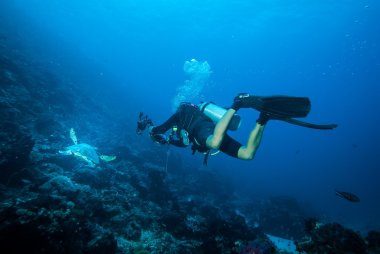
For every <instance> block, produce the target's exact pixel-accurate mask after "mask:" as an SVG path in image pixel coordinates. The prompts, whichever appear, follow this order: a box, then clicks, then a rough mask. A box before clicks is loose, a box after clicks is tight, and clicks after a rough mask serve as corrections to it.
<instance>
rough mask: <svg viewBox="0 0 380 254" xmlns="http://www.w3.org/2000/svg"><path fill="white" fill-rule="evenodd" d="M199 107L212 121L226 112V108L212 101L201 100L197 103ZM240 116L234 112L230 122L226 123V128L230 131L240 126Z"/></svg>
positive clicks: (217, 120) (215, 120) (217, 119)
mask: <svg viewBox="0 0 380 254" xmlns="http://www.w3.org/2000/svg"><path fill="white" fill-rule="evenodd" d="M199 109H200V110H201V112H203V113H204V114H205V115H206V116H208V117H209V118H211V120H212V121H213V122H214V123H217V122H219V120H220V119H222V117H223V116H224V114H225V113H226V112H227V109H225V108H222V107H219V106H218V105H215V104H214V103H212V102H203V103H201V104H200V105H199ZM240 120H241V118H240V116H239V115H237V114H234V116H233V117H232V119H231V121H230V124H229V125H228V129H229V130H231V131H235V130H237V129H238V128H239V127H240Z"/></svg>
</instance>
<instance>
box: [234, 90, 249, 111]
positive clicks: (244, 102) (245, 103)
mask: <svg viewBox="0 0 380 254" xmlns="http://www.w3.org/2000/svg"><path fill="white" fill-rule="evenodd" d="M250 101H251V100H250V95H249V94H248V93H239V94H238V95H237V96H236V97H235V98H234V102H233V104H232V106H231V108H232V109H234V110H235V111H238V110H239V109H241V108H250V107H251V103H250Z"/></svg>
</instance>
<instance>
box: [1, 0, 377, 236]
mask: <svg viewBox="0 0 380 254" xmlns="http://www.w3.org/2000/svg"><path fill="white" fill-rule="evenodd" d="M0 8H1V10H0V13H1V15H0V22H1V23H2V27H4V29H5V28H6V29H7V33H8V35H9V36H7V38H6V39H7V40H9V41H11V40H12V38H18V40H17V42H18V43H19V44H20V45H15V48H17V47H20V48H23V50H25V51H27V52H30V55H31V57H33V58H34V59H36V60H38V61H40V62H43V63H45V64H46V65H48V66H49V68H51V69H52V70H54V71H56V72H59V73H61V74H62V77H64V78H65V81H66V82H70V83H75V84H77V85H78V86H81V87H82V88H83V89H85V90H88V93H89V94H90V95H93V96H95V97H96V96H98V97H99V98H100V97H101V96H99V94H102V93H105V92H106V93H107V94H108V95H109V97H104V101H102V100H100V99H99V104H102V103H106V100H108V101H107V103H109V98H110V97H111V98H112V100H113V106H114V107H115V109H113V108H112V107H111V108H110V110H116V109H117V110H118V112H119V113H120V114H122V115H123V116H125V118H126V119H127V121H130V122H131V123H132V122H133V121H135V118H136V115H137V113H138V112H139V111H144V112H147V113H149V115H151V116H152V117H153V119H154V120H155V121H156V122H160V121H163V120H165V119H166V118H167V117H168V116H169V115H170V113H171V100H172V98H173V97H174V96H175V94H176V89H177V87H179V86H181V85H182V84H183V82H184V80H185V79H186V78H187V77H186V76H185V74H184V72H183V69H182V68H183V63H184V62H185V61H186V60H190V59H191V58H196V59H198V60H200V61H205V60H206V61H208V63H209V64H210V66H211V69H212V71H213V74H212V75H211V77H210V80H209V84H208V86H207V87H206V88H205V89H204V92H203V94H202V98H206V99H209V100H212V101H214V102H216V103H219V104H221V105H229V104H230V103H231V101H232V98H233V97H234V95H235V94H236V93H238V92H250V93H254V94H258V95H271V94H287V95H300V96H308V97H310V98H311V100H312V111H311V113H310V115H309V117H308V120H310V121H312V122H317V123H330V122H335V123H338V124H339V128H338V129H336V130H333V131H318V130H310V129H305V128H300V127H296V126H292V125H289V124H286V123H283V122H275V121H272V122H269V124H268V127H267V129H266V131H265V136H264V139H263V142H262V147H261V148H260V150H259V152H258V153H257V156H256V158H255V160H253V161H249V162H243V161H237V160H234V159H231V158H228V157H227V156H225V155H218V156H217V157H213V158H210V162H209V167H208V169H209V170H216V171H220V174H225V175H227V176H230V179H231V181H233V182H235V183H236V184H237V188H241V190H240V191H239V192H241V193H245V194H246V193H249V195H250V197H252V198H256V197H263V198H265V197H267V196H269V195H279V194H281V195H291V196H294V197H296V198H299V199H300V200H305V201H308V202H310V203H311V204H312V205H313V206H315V208H316V209H317V210H318V211H320V213H321V216H326V217H331V218H332V219H333V220H338V221H340V222H342V223H344V224H345V225H347V226H352V227H355V228H358V229H364V228H366V227H370V228H373V227H379V225H380V219H379V218H378V214H380V204H379V202H380V187H379V179H380V173H379V170H380V152H379V143H380V138H379V137H380V135H379V133H378V130H379V127H378V123H379V120H380V102H379V96H380V88H379V85H380V46H379V43H380V32H379V31H380V29H379V24H380V17H379V15H378V14H379V13H380V2H379V1H377V0H366V1H365V0H345V1H333V0H309V1H302V0H289V1H283V0H256V1H254V0H251V1H249V0H240V1H225V0H193V1H190V0H181V1H179V0H165V1H164V0H162V1H159V0H133V1H132V0H131V1H127V0H107V1H106V0H104V1H101V0H82V1H78V0H66V1H58V0H3V1H1V4H0ZM3 39H4V40H5V38H3ZM15 41H16V40H15ZM240 114H241V115H242V117H243V125H242V127H241V128H240V129H239V131H238V132H237V133H234V134H233V136H235V137H236V138H238V139H239V140H241V141H244V139H245V138H246V136H247V135H248V133H249V131H250V128H252V126H253V125H254V122H255V119H256V118H257V115H258V114H257V112H255V111H253V110H242V111H241V112H240ZM134 128H135V126H134V122H133V126H132V124H130V127H129V129H128V128H127V130H126V131H129V132H130V133H133V132H134ZM145 138H146V137H145ZM142 142H145V141H142ZM181 153H183V155H184V157H185V158H187V157H189V158H191V159H192V157H190V156H191V155H189V154H190V151H184V152H182V151H181ZM164 159H165V158H163V160H164ZM194 161H196V162H193V164H194V165H196V166H197V167H200V164H201V161H202V158H201V156H197V157H196V159H195V160H194ZM198 162H199V164H198ZM189 163H190V162H189ZM335 188H336V189H339V190H345V191H351V192H353V193H356V194H357V195H358V196H360V197H361V199H362V202H361V203H360V204H352V203H349V202H347V201H345V200H342V199H339V198H338V197H336V196H335V194H334V189H335ZM243 191H244V192H243Z"/></svg>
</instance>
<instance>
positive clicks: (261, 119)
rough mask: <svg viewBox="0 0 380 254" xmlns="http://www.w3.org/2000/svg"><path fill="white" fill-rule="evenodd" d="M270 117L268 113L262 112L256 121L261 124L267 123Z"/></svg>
mask: <svg viewBox="0 0 380 254" xmlns="http://www.w3.org/2000/svg"><path fill="white" fill-rule="evenodd" d="M269 119H270V117H269V115H268V114H266V113H260V116H259V118H257V120H256V123H258V124H260V125H265V124H266V123H267V122H268V121H269Z"/></svg>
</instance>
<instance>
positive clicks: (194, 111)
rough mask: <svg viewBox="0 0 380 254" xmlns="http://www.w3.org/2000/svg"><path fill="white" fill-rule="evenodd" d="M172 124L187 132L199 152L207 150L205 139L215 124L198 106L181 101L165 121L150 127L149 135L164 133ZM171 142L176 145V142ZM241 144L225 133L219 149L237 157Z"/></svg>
mask: <svg viewBox="0 0 380 254" xmlns="http://www.w3.org/2000/svg"><path fill="white" fill-rule="evenodd" d="M173 126H177V128H178V129H179V130H181V129H184V130H186V131H187V132H188V133H189V139H190V142H191V143H192V144H193V146H194V147H195V149H196V150H198V151H200V152H207V151H208V150H209V148H208V147H207V146H206V141H207V138H208V137H209V136H210V135H213V133H214V129H215V124H214V122H213V121H212V120H211V119H210V118H208V117H207V116H206V115H205V114H203V113H202V112H201V111H200V110H199V108H198V106H196V105H194V104H190V103H182V104H181V105H180V106H179V107H178V109H177V111H176V112H175V113H174V114H173V115H172V116H171V117H170V118H169V119H168V120H167V121H166V122H164V123H163V124H161V125H159V126H155V127H153V128H152V130H151V135H156V134H164V133H165V132H167V131H168V130H170V129H171V128H172V127H173ZM172 144H174V145H177V144H176V143H172ZM177 146H183V145H177ZM241 146H242V145H241V144H240V143H239V142H237V141H236V140H234V139H233V138H231V137H230V136H229V135H227V134H225V136H224V138H223V141H222V144H221V146H220V148H219V150H220V151H222V152H224V153H226V154H228V155H230V156H232V157H235V158H237V156H238V151H239V149H240V147H241Z"/></svg>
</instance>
